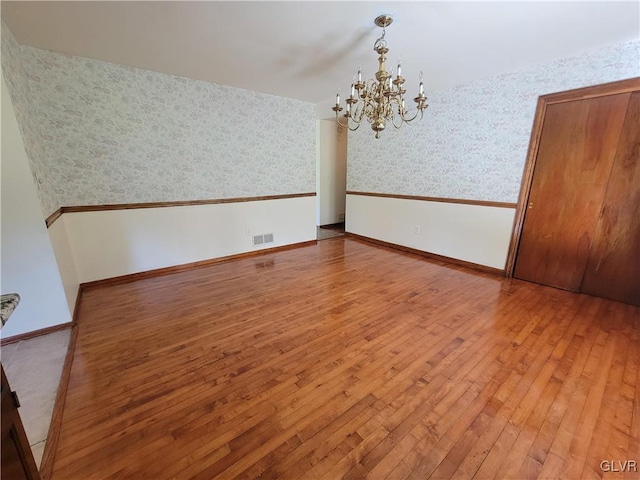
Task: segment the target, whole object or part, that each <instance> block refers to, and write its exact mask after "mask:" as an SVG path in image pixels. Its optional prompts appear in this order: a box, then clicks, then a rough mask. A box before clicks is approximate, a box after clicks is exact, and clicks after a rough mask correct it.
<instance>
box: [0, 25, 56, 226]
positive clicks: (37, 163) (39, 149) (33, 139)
mask: <svg viewBox="0 0 640 480" xmlns="http://www.w3.org/2000/svg"><path fill="white" fill-rule="evenodd" d="M0 31H1V35H2V41H1V45H2V73H3V76H4V81H6V82H7V87H8V90H9V94H10V95H11V102H12V103H13V109H14V110H15V113H16V118H17V120H18V125H19V128H20V133H21V134H22V140H23V142H24V147H25V151H26V153H27V158H28V159H29V163H30V167H31V172H32V175H33V180H34V183H35V185H36V190H37V192H38V198H39V200H40V207H41V208H42V214H43V216H44V217H47V216H49V215H50V214H51V213H53V212H54V211H56V210H57V209H58V208H59V206H60V205H59V204H58V202H57V200H56V195H55V192H54V189H53V184H52V182H51V175H50V169H49V165H48V163H47V162H46V157H45V155H44V146H43V143H42V139H43V137H42V133H41V132H40V129H39V125H38V124H37V118H38V115H37V113H36V110H35V105H34V104H33V101H32V100H33V98H32V96H31V92H30V90H29V85H28V82H27V76H26V73H25V70H24V65H23V61H22V55H21V47H20V45H18V43H17V42H16V40H15V38H14V37H13V35H12V34H11V31H10V30H9V29H8V28H7V27H6V26H5V25H4V23H2V24H1V27H0Z"/></svg>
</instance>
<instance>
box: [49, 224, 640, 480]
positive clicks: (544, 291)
mask: <svg viewBox="0 0 640 480" xmlns="http://www.w3.org/2000/svg"><path fill="white" fill-rule="evenodd" d="M78 325H79V333H78V338H77V346H76V353H75V358H74V362H73V367H72V371H71V378H70V383H69V390H68V394H67V399H66V404H65V411H64V417H63V425H62V429H61V433H60V440H59V443H58V450H57V452H56V456H55V460H54V470H53V478H54V480H67V479H83V480H84V479H99V478H123V479H124V478H127V479H163V478H167V479H168V478H178V479H181V478H196V479H211V478H243V479H249V478H263V479H266V478H295V479H319V478H325V479H336V478H346V479H357V478H372V479H382V478H389V479H404V478H410V479H427V478H434V479H441V478H456V479H457V478H509V479H520V478H522V479H527V478H562V479H573V478H602V477H603V476H604V478H626V479H629V478H638V473H637V472H633V468H629V466H632V465H633V464H628V463H627V464H625V465H626V467H627V470H629V469H630V470H631V471H630V472H626V473H623V472H607V473H605V472H603V470H602V468H601V465H603V466H604V467H605V468H609V469H611V468H610V466H611V464H601V462H602V461H603V460H607V461H615V462H624V461H626V460H631V461H636V462H638V463H640V387H639V381H640V379H639V378H638V375H639V370H640V309H638V308H636V307H632V306H628V305H624V304H621V303H616V302H612V301H608V300H603V299H600V298H596V297H590V296H587V295H581V294H574V293H569V292H565V291H561V290H556V289H553V288H549V287H543V286H540V285H536V284H532V283H527V282H523V281H519V280H507V279H503V278H500V277H497V276H492V275H491V274H485V273H479V272H475V271H472V270H466V269H464V268H462V267H448V266H445V265H444V264H440V263H438V262H435V261H429V260H426V259H423V258H420V257H417V256H413V255H411V254H408V253H403V252H398V251H394V250H389V249H387V248H383V247H378V246H373V245H370V244H367V243H364V242H362V241H358V240H353V239H345V238H343V237H341V238H337V239H331V240H326V241H323V242H319V243H318V244H317V245H315V246H309V247H303V248H299V249H294V250H288V251H283V252H277V253H273V254H268V255H265V256H263V257H254V258H247V259H242V260H238V261H234V262H230V263H226V264H221V265H215V266H211V267H205V268H199V269H195V270H191V271H186V272H181V273H177V274H174V275H168V276H164V277H159V278H151V279H145V280H140V281H137V282H135V283H130V284H126V285H116V286H109V287H100V288H96V289H92V290H88V291H85V292H84V294H83V298H82V302H81V304H80V312H79V316H78ZM613 467H615V468H614V470H622V468H621V467H620V464H619V463H615V464H613Z"/></svg>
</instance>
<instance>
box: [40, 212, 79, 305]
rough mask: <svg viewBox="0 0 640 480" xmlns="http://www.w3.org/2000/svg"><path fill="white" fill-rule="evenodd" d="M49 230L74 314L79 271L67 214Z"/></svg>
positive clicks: (68, 301)
mask: <svg viewBox="0 0 640 480" xmlns="http://www.w3.org/2000/svg"><path fill="white" fill-rule="evenodd" d="M47 231H48V232H49V238H50V240H51V245H52V246H53V252H54V254H55V256H56V262H57V264H58V270H59V271H60V277H61V278H62V285H63V287H64V293H65V295H66V297H67V304H68V305H69V311H70V312H71V314H72V315H73V313H74V310H75V306H76V297H77V296H78V285H79V282H78V271H77V269H76V263H75V260H74V259H73V253H72V252H71V246H70V243H69V236H68V234H67V228H66V218H65V216H64V215H63V216H61V217H60V218H58V220H56V221H55V222H54V223H53V225H51V226H50V227H49V229H48V230H47Z"/></svg>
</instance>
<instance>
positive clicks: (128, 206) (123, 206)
mask: <svg viewBox="0 0 640 480" xmlns="http://www.w3.org/2000/svg"><path fill="white" fill-rule="evenodd" d="M315 196H316V192H306V193H288V194H283V195H263V196H259V197H236V198H214V199H208V200H179V201H175V202H147V203H114V204H108V205H77V206H70V207H60V208H59V209H58V210H56V211H55V212H53V213H52V214H51V215H49V216H48V217H47V219H46V220H45V223H46V225H47V228H49V227H50V226H51V225H53V222H55V221H56V220H57V219H58V218H60V216H61V215H62V214H63V213H72V212H101V211H104V210H134V209H139V208H164V207H187V206H192V205H217V204H219V203H242V202H260V201H264V200H283V199H287V198H300V197H315Z"/></svg>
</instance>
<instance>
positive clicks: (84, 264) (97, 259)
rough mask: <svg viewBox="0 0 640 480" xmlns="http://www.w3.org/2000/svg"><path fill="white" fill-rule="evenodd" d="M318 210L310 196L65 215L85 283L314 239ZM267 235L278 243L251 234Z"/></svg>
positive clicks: (79, 276) (80, 276)
mask: <svg viewBox="0 0 640 480" xmlns="http://www.w3.org/2000/svg"><path fill="white" fill-rule="evenodd" d="M315 207H316V198H315V197H314V196H309V197H299V198H289V199H280V200H264V201H256V202H241V203H223V204H214V205H198V206H184V207H166V208H147V209H135V210H110V211H100V212H79V213H65V214H64V215H63V217H64V222H65V225H66V230H67V233H68V238H69V244H70V247H71V252H72V255H73V258H74V262H75V265H76V267H77V271H78V281H79V282H80V283H84V282H90V281H93V280H100V279H104V278H111V277H116V276H120V275H127V274H130V273H136V272H143V271H147V270H153V269H156V268H162V267H168V266H173V265H180V264H184V263H190V262H196V261H200V260H207V259H211V258H217V257H224V256H227V255H233V254H238V253H244V252H250V251H254V250H259V249H261V248H270V247H277V246H282V245H289V244H294V243H300V242H305V241H310V240H315V238H316V227H315V215H314V212H315ZM58 221H60V220H58ZM56 223H57V222H56ZM54 226H55V224H54ZM264 233H273V235H274V242H273V243H271V244H266V245H264V246H262V247H254V246H253V244H252V236H253V235H260V234H264Z"/></svg>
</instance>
